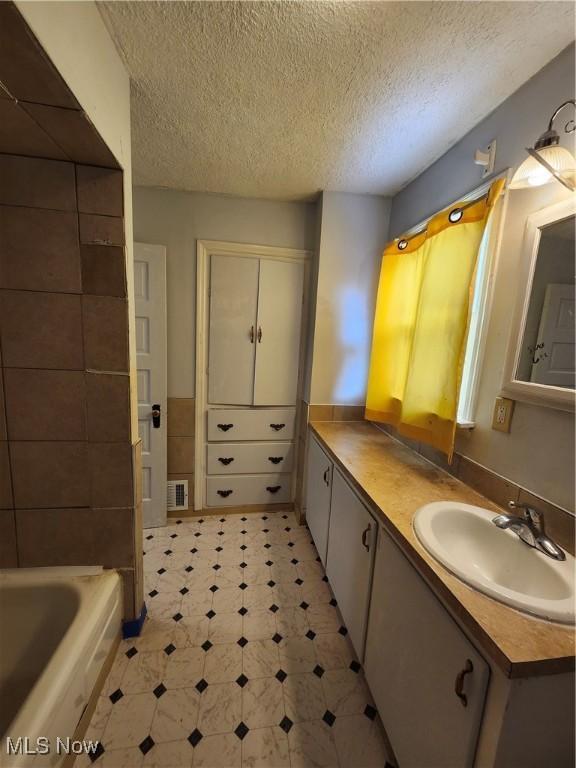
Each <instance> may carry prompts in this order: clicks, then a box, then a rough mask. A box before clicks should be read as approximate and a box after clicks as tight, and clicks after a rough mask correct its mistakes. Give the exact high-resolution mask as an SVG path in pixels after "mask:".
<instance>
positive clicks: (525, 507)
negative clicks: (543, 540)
mask: <svg viewBox="0 0 576 768" xmlns="http://www.w3.org/2000/svg"><path fill="white" fill-rule="evenodd" d="M508 506H509V507H510V509H521V510H522V511H523V512H524V517H525V518H526V519H527V520H530V522H531V523H532V524H533V525H534V526H535V527H536V528H537V529H538V530H539V531H540V533H544V515H543V514H542V512H540V511H539V510H538V509H535V508H534V507H531V506H530V505H529V504H521V503H519V502H517V501H509V502H508Z"/></svg>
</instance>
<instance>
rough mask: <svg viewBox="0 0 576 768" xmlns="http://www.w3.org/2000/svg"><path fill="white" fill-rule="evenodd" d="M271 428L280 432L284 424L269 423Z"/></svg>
mask: <svg viewBox="0 0 576 768" xmlns="http://www.w3.org/2000/svg"><path fill="white" fill-rule="evenodd" d="M270 426H271V427H272V429H274V430H275V431H276V432H280V430H281V429H284V427H285V426H286V424H270Z"/></svg>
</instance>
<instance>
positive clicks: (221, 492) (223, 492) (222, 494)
mask: <svg viewBox="0 0 576 768" xmlns="http://www.w3.org/2000/svg"><path fill="white" fill-rule="evenodd" d="M217 493H218V496H223V497H224V498H226V497H227V496H230V494H231V493H234V491H233V490H232V489H231V488H230V489H229V490H227V491H217Z"/></svg>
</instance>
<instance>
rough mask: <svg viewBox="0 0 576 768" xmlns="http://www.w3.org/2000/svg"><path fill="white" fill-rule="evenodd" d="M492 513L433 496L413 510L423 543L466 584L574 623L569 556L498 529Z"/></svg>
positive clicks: (537, 613) (530, 610)
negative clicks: (557, 557) (431, 500)
mask: <svg viewBox="0 0 576 768" xmlns="http://www.w3.org/2000/svg"><path fill="white" fill-rule="evenodd" d="M494 517H496V513H495V512H491V511H490V510H488V509H482V507H474V506H472V505H470V504H461V503H459V502H450V501H436V502H434V503H432V504H426V505H425V506H424V507H420V509H419V510H418V511H417V512H416V514H415V516H414V521H413V526H414V530H415V532H416V535H417V537H418V539H419V541H420V542H421V544H422V545H423V546H424V548H425V549H426V550H427V551H428V552H429V553H430V554H431V555H432V557H434V558H435V559H436V560H438V562H440V563H442V565H444V566H445V567H446V568H447V569H448V570H449V571H451V572H452V573H453V574H454V575H455V576H457V577H458V578H459V579H461V580H462V581H464V582H465V583H466V584H469V585H470V586H471V587H474V588H475V589H477V590H479V591H480V592H483V593H484V594H486V595H489V596H490V597H493V598H495V599H496V600H499V601H500V602H502V603H506V605H510V606H512V607H513V608H517V609H518V610H520V611H525V612H526V613H531V614H533V615H535V616H539V617H541V618H544V619H550V620H552V621H559V622H562V623H563V624H574V619H575V605H574V582H575V577H574V565H575V561H574V558H573V557H572V556H571V555H569V554H568V553H566V560H564V561H556V560H553V559H552V558H551V557H548V556H547V555H545V554H543V553H542V552H538V551H537V550H536V549H534V548H533V547H529V546H528V545H527V544H525V543H524V542H523V541H520V539H519V538H518V536H517V535H516V534H515V533H513V532H512V531H509V530H502V529H501V528H497V527H496V526H495V525H494V523H493V522H492V519H493V518H494Z"/></svg>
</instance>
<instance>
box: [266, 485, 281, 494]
mask: <svg viewBox="0 0 576 768" xmlns="http://www.w3.org/2000/svg"><path fill="white" fill-rule="evenodd" d="M280 488H282V486H281V485H267V486H266V490H267V491H270V493H278V491H279V490H280Z"/></svg>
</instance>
